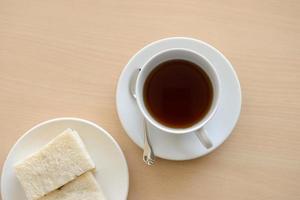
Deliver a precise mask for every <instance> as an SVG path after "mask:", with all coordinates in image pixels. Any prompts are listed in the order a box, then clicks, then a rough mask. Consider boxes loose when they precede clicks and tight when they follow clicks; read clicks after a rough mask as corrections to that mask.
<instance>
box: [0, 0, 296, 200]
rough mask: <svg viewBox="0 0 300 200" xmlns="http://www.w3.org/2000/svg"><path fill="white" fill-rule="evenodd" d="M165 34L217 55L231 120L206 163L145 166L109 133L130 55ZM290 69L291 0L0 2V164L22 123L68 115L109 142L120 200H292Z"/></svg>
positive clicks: (118, 132)
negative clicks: (123, 185)
mask: <svg viewBox="0 0 300 200" xmlns="http://www.w3.org/2000/svg"><path fill="white" fill-rule="evenodd" d="M170 36H188V37H194V38H198V39H201V40H203V41H206V42H208V43H210V44H212V45H213V46H215V47H216V48H218V49H219V50H220V51H222V52H223V53H224V54H225V56H227V57H228V58H229V60H230V61H231V62H232V64H233V65H234V67H235V69H236V71H237V73H238V76H239V78H240V82H241V86H242V94H243V105H242V113H241V117H240V120H239V122H238V125H237V127H236V128H235V130H234V132H233V134H232V136H231V137H230V138H229V139H228V140H227V141H226V142H225V143H224V145H222V146H221V147H220V148H218V149H217V150H216V151H214V152H213V153H211V154H210V155H208V156H205V157H203V158H200V159H195V160H192V161H185V162H173V161H168V160H162V159H159V160H158V161H157V164H156V165H155V166H153V167H147V166H145V165H144V163H143V162H142V157H141V155H142V151H141V149H139V148H138V147H137V146H136V145H135V144H134V143H133V142H132V141H131V140H130V139H129V138H128V137H127V135H126V134H125V132H124V130H123V129H122V127H121V125H120V122H119V119H118V116H117V113H116V106H115V92H116V91H115V90H116V85H117V80H118V77H119V75H120V73H121V71H122V69H123V67H124V66H125V64H126V63H127V61H128V60H129V59H130V58H131V56H132V55H133V54H134V53H135V52H137V51H138V50H139V49H140V48H142V47H143V46H145V45H146V44H148V43H149V42H152V41H155V40H158V39H161V38H165V37H170ZM299 63H300V2H299V0H295V1H292V0H287V1H279V0H278V1H277V0H276V1H275V0H249V1H246V0H245V1H244V0H242V1H239V0H224V1H217V0H211V1H203V0H194V1H192V0H185V1H184V0H172V1H171V0H170V1H161V0H152V1H144V0H126V1H121V0H119V1H117V0H110V1H108V0H107V1H104V0H78V1H68V0H42V1H38V0H0V128H1V129H0V166H1V167H2V166H3V163H4V160H5V157H6V155H7V153H8V151H9V149H10V148H11V147H12V145H13V144H14V143H15V141H16V140H17V139H18V138H19V137H20V136H21V135H22V134H23V133H24V132H25V131H26V130H28V129H29V128H31V127H32V126H33V125H35V124H36V123H38V122H41V121H44V120H48V119H51V118H56V117H62V116H72V117H80V118H84V119H88V120H91V121H94V122H96V123H98V124H100V125H101V126H102V127H104V128H105V129H106V130H108V131H109V132H110V133H111V135H112V136H113V137H114V138H115V139H116V140H117V141H118V142H119V144H120V146H121V147H122V149H123V151H124V153H125V156H126V158H127V161H128V165H129V171H130V191H129V195H128V199H129V200H167V199H172V200H181V199H189V200H190V199H191V200H198V199H205V200H219V199H222V200H235V199H238V200H240V199H242V200H266V199H270V200H283V199H284V200H298V199H300V66H299Z"/></svg>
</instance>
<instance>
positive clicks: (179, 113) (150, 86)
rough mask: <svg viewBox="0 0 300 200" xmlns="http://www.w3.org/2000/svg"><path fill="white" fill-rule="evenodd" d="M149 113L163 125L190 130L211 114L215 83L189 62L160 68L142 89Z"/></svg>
mask: <svg viewBox="0 0 300 200" xmlns="http://www.w3.org/2000/svg"><path fill="white" fill-rule="evenodd" d="M143 95H144V102H145V106H146V108H147V110H148V112H149V113H150V114H151V115H152V117H153V118H154V119H156V120H157V121H158V122H160V123H161V124H164V125H165V126H168V127H172V128H188V127H190V126H192V125H194V124H196V123H197V122H199V121H200V120H201V119H203V118H204V116H205V115H206V114H207V113H208V111H209V109H210V107H211V104H212V100H213V87H212V83H211V81H210V79H209V77H208V75H207V74H206V73H205V71H204V70H202V69H201V67H199V66H197V65H196V64H194V63H192V62H189V61H186V60H179V59H177V60H169V61H166V62H163V63H161V64H159V65H158V66H157V67H156V68H155V69H154V70H153V71H152V72H151V73H150V74H149V76H148V77H147V79H146V81H145V84H144V88H143Z"/></svg>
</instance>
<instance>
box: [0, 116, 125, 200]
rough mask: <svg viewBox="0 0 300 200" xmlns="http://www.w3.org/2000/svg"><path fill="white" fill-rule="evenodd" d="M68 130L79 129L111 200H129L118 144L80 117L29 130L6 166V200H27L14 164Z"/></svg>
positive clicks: (3, 176) (2, 186)
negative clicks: (14, 169)
mask: <svg viewBox="0 0 300 200" xmlns="http://www.w3.org/2000/svg"><path fill="white" fill-rule="evenodd" d="M67 128H72V129H75V130H76V131H77V132H78V133H79V135H80V136H81V138H82V140H83V141H84V143H85V145H86V147H87V150H88V152H89V153H90V155H91V157H92V159H93V160H94V162H95V164H96V173H95V177H96V179H97V181H98V183H99V184H100V185H101V187H102V188H103V192H104V193H105V195H106V197H107V199H108V200H125V199H127V193H128V188H129V176H128V168H127V163H126V160H125V157H124V155H123V152H122V150H121V148H120V147H119V145H118V143H117V142H116V141H115V140H114V139H113V138H112V136H111V135H110V134H109V133H107V132H106V131H105V130H104V129H103V128H101V127H99V126H98V125H96V124H94V123H92V122H90V121H87V120H83V119H78V118H58V119H53V120H49V121H46V122H43V123H40V124H38V125H36V126H34V127H33V128H32V129H30V130H29V131H27V132H26V133H25V134H24V135H23V136H22V137H21V138H20V139H19V140H18V141H17V142H16V144H15V145H14V146H13V148H12V149H11V151H10V152H9V154H8V156H7V159H6V161H5V163H4V166H3V171H2V177H1V194H2V199H3V200H26V197H25V193H24V191H23V189H22V188H21V185H20V183H19V182H18V180H17V178H16V176H15V173H14V171H13V165H14V163H16V162H17V161H19V160H21V159H23V158H24V157H26V156H27V155H30V154H31V153H33V152H35V151H37V150H38V149H39V148H41V147H42V146H43V145H45V144H46V143H48V142H49V141H50V140H51V139H52V138H54V137H55V136H56V135H58V134H60V133H61V132H62V131H63V130H65V129H67Z"/></svg>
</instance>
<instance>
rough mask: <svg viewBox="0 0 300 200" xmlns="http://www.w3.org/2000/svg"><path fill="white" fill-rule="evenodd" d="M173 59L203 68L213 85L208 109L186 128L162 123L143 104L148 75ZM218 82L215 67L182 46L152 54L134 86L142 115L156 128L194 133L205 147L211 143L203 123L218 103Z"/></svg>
mask: <svg viewBox="0 0 300 200" xmlns="http://www.w3.org/2000/svg"><path fill="white" fill-rule="evenodd" d="M174 59H182V60H187V61H190V62H192V63H194V64H196V65H197V66H199V67H201V69H202V70H204V71H205V72H206V74H207V75H208V77H209V79H210V81H211V83H212V87H213V98H212V103H211V107H210V109H209V111H208V112H207V114H206V115H205V116H204V117H203V118H202V119H201V120H200V121H198V122H197V123H195V124H193V125H192V126H190V127H187V128H172V127H168V126H166V125H164V124H161V123H160V122H158V121H157V120H155V118H154V117H153V116H151V114H150V113H149V111H148V110H147V108H146V106H145V101H144V95H143V90H144V84H145V81H146V79H147V77H148V75H149V74H150V73H151V72H152V70H154V68H156V67H157V66H158V65H159V64H161V63H163V62H165V61H168V60H174ZM219 82H220V80H219V77H218V75H217V73H216V69H215V67H214V66H213V65H212V64H211V63H210V62H209V61H208V60H207V59H206V58H205V57H203V56H202V55H200V54H198V53H196V52H194V51H192V50H189V49H183V48H173V49H168V50H165V51H162V52H160V53H158V54H156V55H154V56H153V57H151V58H150V59H149V60H148V61H147V62H146V63H145V64H144V65H143V66H142V67H141V71H140V73H139V74H138V77H137V81H136V86H135V87H136V88H135V92H136V99H137V104H138V107H139V109H140V111H141V112H142V114H143V115H144V117H145V119H146V120H147V121H148V122H150V123H151V124H152V125H153V126H155V127H156V128H158V129H160V130H162V131H164V132H168V133H172V134H187V133H196V135H197V136H198V138H199V140H200V142H201V143H202V144H203V145H204V146H205V147H206V148H211V147H212V146H213V144H212V142H211V140H210V139H209V136H208V135H207V133H206V131H205V124H206V123H207V122H208V121H209V120H210V119H211V118H212V117H213V115H214V114H215V112H216V110H217V107H218V103H219V96H220V95H219V94H220V83H219Z"/></svg>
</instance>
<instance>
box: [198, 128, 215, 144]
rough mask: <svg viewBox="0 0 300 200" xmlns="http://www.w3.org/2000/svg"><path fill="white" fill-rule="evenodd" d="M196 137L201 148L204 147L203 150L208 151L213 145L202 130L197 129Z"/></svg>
mask: <svg viewBox="0 0 300 200" xmlns="http://www.w3.org/2000/svg"><path fill="white" fill-rule="evenodd" d="M196 136H197V138H198V139H199V141H200V142H201V144H202V145H203V146H205V148H207V149H210V148H211V147H212V146H213V144H212V142H211V140H210V139H209V138H208V136H207V132H206V130H205V129H204V128H201V129H199V130H198V131H197V132H196Z"/></svg>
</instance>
